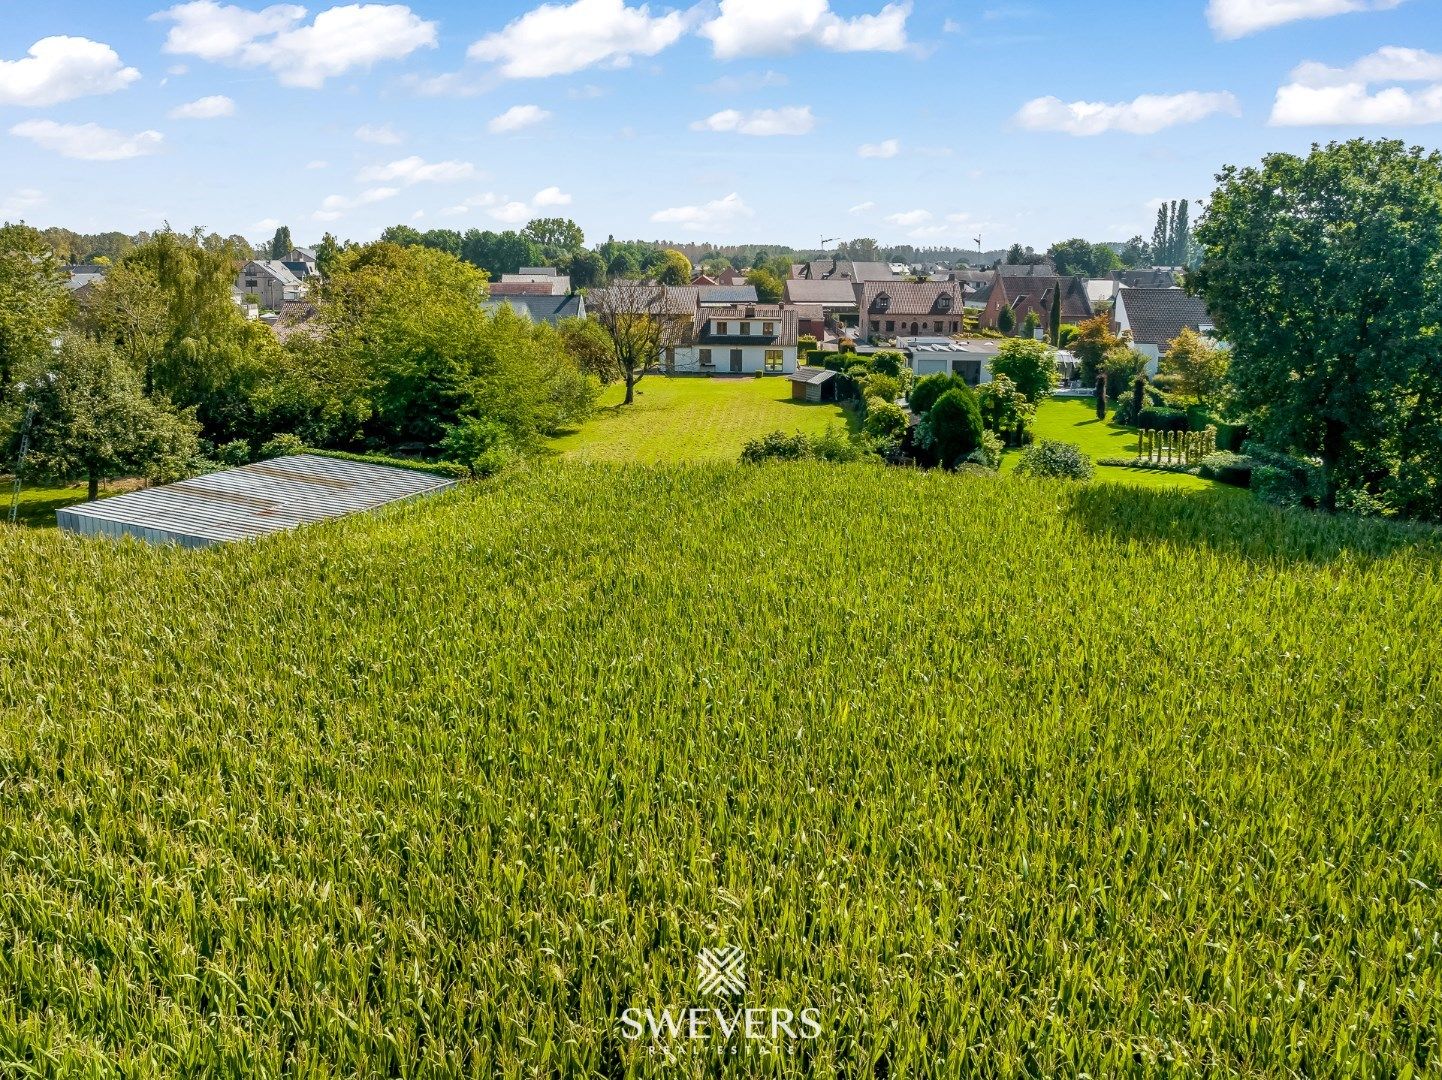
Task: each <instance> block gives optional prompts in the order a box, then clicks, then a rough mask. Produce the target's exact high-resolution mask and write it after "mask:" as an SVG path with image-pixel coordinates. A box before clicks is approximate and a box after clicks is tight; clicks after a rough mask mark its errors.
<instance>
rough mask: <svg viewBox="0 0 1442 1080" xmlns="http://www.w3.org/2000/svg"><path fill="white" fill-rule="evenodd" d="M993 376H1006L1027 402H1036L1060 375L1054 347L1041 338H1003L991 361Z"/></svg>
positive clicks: (1058, 379)
mask: <svg viewBox="0 0 1442 1080" xmlns="http://www.w3.org/2000/svg"><path fill="white" fill-rule="evenodd" d="M991 370H992V373H993V376H995V375H998V374H1000V375H1005V376H1006V377H1007V378H1008V379H1010V380H1011V381H1012V382H1013V383H1015V384H1016V388H1017V390H1018V391H1020V393H1021V394H1022V396H1023V397H1025V398H1026V399H1027V401H1029V402H1031V403H1032V404H1033V405H1035V404H1036V403H1037V402H1038V401H1040V400H1041V399H1042V398H1044V397H1047V396H1048V395H1049V394H1050V393H1051V392H1052V391H1053V390H1055V389H1056V387H1057V383H1059V382H1060V381H1061V375H1060V374H1059V373H1058V372H1057V369H1056V350H1055V349H1053V348H1052V347H1051V346H1050V345H1048V344H1046V343H1045V342H1043V341H1033V340H1029V339H1027V338H1013V339H1012V340H1010V341H1003V342H1002V343H1001V348H1000V349H999V350H998V351H997V354H996V356H995V357H993V358H992V361H991Z"/></svg>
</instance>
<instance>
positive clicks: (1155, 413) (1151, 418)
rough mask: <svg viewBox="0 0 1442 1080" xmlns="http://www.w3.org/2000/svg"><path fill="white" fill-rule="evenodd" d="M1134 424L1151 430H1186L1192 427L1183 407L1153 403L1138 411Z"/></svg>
mask: <svg viewBox="0 0 1442 1080" xmlns="http://www.w3.org/2000/svg"><path fill="white" fill-rule="evenodd" d="M1133 424H1134V426H1136V427H1139V428H1144V429H1148V430H1151V431H1186V430H1188V429H1189V428H1190V427H1191V423H1190V421H1188V419H1187V414H1186V413H1185V412H1183V411H1182V410H1181V409H1169V408H1165V407H1163V406H1158V405H1153V406H1150V407H1149V408H1145V409H1143V410H1142V411H1141V412H1139V413H1137V415H1136V418H1135V420H1134V421H1133Z"/></svg>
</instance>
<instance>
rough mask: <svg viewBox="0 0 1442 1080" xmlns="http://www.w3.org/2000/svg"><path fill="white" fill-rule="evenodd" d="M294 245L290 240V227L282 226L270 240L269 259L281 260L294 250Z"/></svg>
mask: <svg viewBox="0 0 1442 1080" xmlns="http://www.w3.org/2000/svg"><path fill="white" fill-rule="evenodd" d="M294 248H295V244H294V243H293V242H292V241H291V238H290V226H289V225H282V226H281V227H280V228H278V229H276V230H275V235H274V236H272V237H271V238H270V257H271V258H272V259H283V258H285V257H286V256H287V255H289V254H290V253H291V251H292V250H294Z"/></svg>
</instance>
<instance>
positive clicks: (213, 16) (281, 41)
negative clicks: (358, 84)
mask: <svg viewBox="0 0 1442 1080" xmlns="http://www.w3.org/2000/svg"><path fill="white" fill-rule="evenodd" d="M305 16H306V10H305V8H303V7H300V6H298V5H295V4H274V5H272V6H270V7H268V8H264V9H263V10H261V11H249V10H246V9H245V8H241V7H236V6H234V5H231V4H221V3H217V2H216V0H191V2H189V3H184V4H177V5H175V6H174V7H172V8H168V9H167V10H165V11H162V12H159V13H157V14H156V15H154V16H152V18H155V19H161V20H167V21H170V22H172V23H174V25H173V26H172V27H171V28H170V32H169V34H167V36H166V39H165V51H166V52H168V53H178V54H182V55H189V56H198V57H200V58H201V59H204V60H210V61H214V62H220V63H226V64H235V65H237V66H239V67H267V68H269V69H270V70H271V71H273V72H275V75H276V78H277V79H278V80H279V81H280V83H281V85H282V86H295V87H302V88H305V89H311V90H314V89H318V88H320V87H321V86H323V85H324V84H325V81H326V80H327V79H330V78H334V77H335V76H337V75H342V74H344V73H345V72H347V71H350V70H351V69H353V68H369V67H371V66H372V65H374V64H376V63H378V62H380V61H382V60H400V59H403V58H404V57H407V56H409V55H410V54H411V53H413V52H415V51H416V50H417V49H422V48H434V47H435V45H436V24H435V23H434V22H428V21H426V20H425V19H422V18H421V17H420V16H418V15H416V14H415V13H414V12H413V11H411V9H410V8H408V7H406V6H405V5H404V4H344V5H341V6H338V7H333V8H328V9H326V10H325V11H322V12H321V13H320V14H318V15H317V16H316V17H315V20H314V21H313V22H311V23H310V24H309V25H301V22H302V20H303V19H304V18H305Z"/></svg>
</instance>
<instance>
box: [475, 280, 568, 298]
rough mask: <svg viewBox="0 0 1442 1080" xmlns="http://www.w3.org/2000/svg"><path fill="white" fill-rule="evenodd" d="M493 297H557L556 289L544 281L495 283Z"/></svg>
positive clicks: (492, 288) (492, 285) (493, 283)
mask: <svg viewBox="0 0 1442 1080" xmlns="http://www.w3.org/2000/svg"><path fill="white" fill-rule="evenodd" d="M490 290H491V295H492V296H555V295H556V293H555V288H554V287H553V286H552V285H550V284H549V283H547V282H544V281H493V282H491V284H490Z"/></svg>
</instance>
